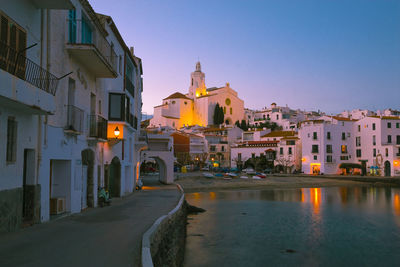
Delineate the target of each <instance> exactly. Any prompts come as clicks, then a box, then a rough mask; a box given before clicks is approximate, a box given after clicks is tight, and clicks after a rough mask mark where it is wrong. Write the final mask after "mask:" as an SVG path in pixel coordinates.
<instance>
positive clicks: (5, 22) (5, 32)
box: [0, 16, 8, 44]
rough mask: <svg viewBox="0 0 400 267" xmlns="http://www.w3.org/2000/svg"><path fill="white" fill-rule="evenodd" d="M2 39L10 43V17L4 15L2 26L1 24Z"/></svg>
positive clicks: (0, 39) (0, 36)
mask: <svg viewBox="0 0 400 267" xmlns="http://www.w3.org/2000/svg"><path fill="white" fill-rule="evenodd" d="M0 27H1V28H0V33H1V34H0V41H2V42H3V43H5V44H8V19H7V18H6V17H4V16H1V26H0Z"/></svg>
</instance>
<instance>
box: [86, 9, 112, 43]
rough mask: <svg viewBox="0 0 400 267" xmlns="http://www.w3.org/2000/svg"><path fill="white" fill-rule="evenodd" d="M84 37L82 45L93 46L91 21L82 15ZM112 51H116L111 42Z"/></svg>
mask: <svg viewBox="0 0 400 267" xmlns="http://www.w3.org/2000/svg"><path fill="white" fill-rule="evenodd" d="M81 28H82V37H81V43H82V44H91V43H92V28H91V26H90V20H89V19H88V18H86V16H84V15H83V14H82V27H81ZM111 49H113V50H114V44H113V43H112V42H111Z"/></svg>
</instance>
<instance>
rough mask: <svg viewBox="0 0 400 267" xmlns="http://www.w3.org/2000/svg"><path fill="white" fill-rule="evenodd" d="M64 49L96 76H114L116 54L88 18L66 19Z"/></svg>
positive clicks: (116, 74)
mask: <svg viewBox="0 0 400 267" xmlns="http://www.w3.org/2000/svg"><path fill="white" fill-rule="evenodd" d="M66 25H67V27H68V29H67V30H66V33H67V36H66V40H68V43H67V44H66V49H67V50H68V52H69V53H70V55H71V56H73V57H74V58H75V59H76V60H77V61H79V63H80V64H82V65H83V66H85V67H86V69H88V70H89V71H90V72H92V73H93V74H94V75H95V76H96V77H97V78H116V77H117V76H118V73H117V55H116V54H115V52H114V49H113V47H112V46H111V45H110V44H109V43H108V42H107V40H106V39H105V38H104V36H103V35H102V34H101V33H100V32H99V31H98V30H94V27H93V26H92V25H91V22H90V21H88V20H67V23H66Z"/></svg>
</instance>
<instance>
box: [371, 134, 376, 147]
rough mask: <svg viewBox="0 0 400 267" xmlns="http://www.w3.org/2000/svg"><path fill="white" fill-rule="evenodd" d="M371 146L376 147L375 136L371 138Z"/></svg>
mask: <svg viewBox="0 0 400 267" xmlns="http://www.w3.org/2000/svg"><path fill="white" fill-rule="evenodd" d="M372 145H373V146H375V145H376V136H375V135H373V136H372Z"/></svg>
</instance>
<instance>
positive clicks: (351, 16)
mask: <svg viewBox="0 0 400 267" xmlns="http://www.w3.org/2000/svg"><path fill="white" fill-rule="evenodd" d="M90 2H91V4H92V6H93V8H94V9H95V11H96V12H98V13H102V14H107V15H110V16H111V17H112V18H113V19H114V21H115V23H116V25H117V27H118V29H119V31H120V32H121V34H122V36H123V38H124V40H125V42H126V43H127V45H128V46H134V47H135V54H136V55H137V56H138V57H141V58H142V59H143V71H144V75H143V78H144V91H143V111H144V112H147V113H148V114H152V113H153V106H156V105H159V104H160V103H161V100H162V98H165V97H167V96H168V95H170V94H171V93H174V92H176V91H180V92H182V93H186V92H187V91H188V88H189V81H190V73H191V72H192V71H194V69H195V64H196V62H197V60H198V58H199V59H200V62H201V64H202V70H203V72H204V73H205V74H206V86H207V87H214V86H217V87H218V86H223V85H224V84H225V83H226V82H229V83H230V85H231V87H232V88H233V89H234V90H236V91H237V92H238V94H239V97H240V98H242V99H243V100H244V102H245V107H248V108H254V109H261V108H262V107H264V106H269V105H270V103H272V102H276V103H277V104H278V105H282V106H284V105H286V104H287V105H288V106H289V107H291V108H295V109H297V108H300V109H306V110H318V109H320V110H322V111H326V112H328V113H337V112H341V111H342V110H345V109H355V108H363V109H364V108H367V109H372V110H376V109H384V108H394V109H400V1H399V0H392V1H389V0H201V1H200V0H115V1H109V0H93V1H90Z"/></svg>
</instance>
